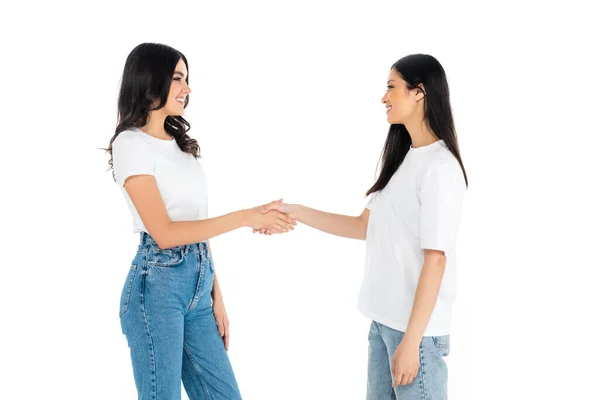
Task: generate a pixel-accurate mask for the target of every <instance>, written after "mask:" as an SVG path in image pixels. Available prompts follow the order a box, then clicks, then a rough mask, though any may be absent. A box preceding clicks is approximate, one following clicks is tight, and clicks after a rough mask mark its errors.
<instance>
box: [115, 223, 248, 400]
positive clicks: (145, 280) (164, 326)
mask: <svg viewBox="0 0 600 400" xmlns="http://www.w3.org/2000/svg"><path fill="white" fill-rule="evenodd" d="M213 280H214V270H213V263H212V258H211V256H210V253H209V251H208V246H207V244H206V243H205V242H202V243H195V244H191V245H185V246H177V247H171V248H169V249H164V250H163V249H160V248H159V247H158V246H157V245H156V243H155V241H154V240H153V239H152V237H150V235H148V234H147V233H145V232H142V233H141V234H140V245H139V247H138V251H137V254H136V255H135V258H134V259H133V262H132V264H131V268H130V270H129V274H128V276H127V279H126V280H125V284H124V285H123V291H122V294H121V302H120V310H119V311H120V312H119V314H120V319H121V327H122V330H123V333H124V334H125V336H126V337H127V343H128V345H129V348H130V349H131V360H132V364H133V374H134V378H135V384H136V387H137V391H138V399H144V400H146V399H152V400H179V399H180V398H181V382H182V381H183V385H184V387H185V390H186V392H187V394H188V397H189V398H190V400H197V399H198V400H199V399H202V400H205V399H206V400H208V399H210V400H220V399H228V400H231V399H241V396H240V392H239V389H238V386H237V383H236V379H235V376H234V373H233V370H232V368H231V364H230V362H229V357H228V355H227V352H226V351H225V346H224V344H223V339H222V337H221V336H220V335H219V332H218V328H217V324H216V321H215V318H214V314H213V310H212V297H211V292H212V286H213Z"/></svg>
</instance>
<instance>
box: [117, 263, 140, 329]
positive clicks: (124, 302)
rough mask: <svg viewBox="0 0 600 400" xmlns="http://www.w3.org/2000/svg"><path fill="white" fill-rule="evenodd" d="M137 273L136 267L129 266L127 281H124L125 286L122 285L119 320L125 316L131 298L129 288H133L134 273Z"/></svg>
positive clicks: (134, 265)
mask: <svg viewBox="0 0 600 400" xmlns="http://www.w3.org/2000/svg"><path fill="white" fill-rule="evenodd" d="M136 272H137V265H136V264H133V265H131V268H130V269H129V273H128V274H127V279H126V280H125V284H124V285H123V291H122V292H121V307H120V309H119V318H121V317H122V316H123V314H125V312H126V311H127V309H128V308H129V300H130V298H131V288H132V287H133V279H134V278H135V273H136Z"/></svg>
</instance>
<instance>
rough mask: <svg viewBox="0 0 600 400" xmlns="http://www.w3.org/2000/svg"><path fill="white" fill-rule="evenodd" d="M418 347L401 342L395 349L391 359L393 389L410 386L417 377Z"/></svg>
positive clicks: (417, 344)
mask: <svg viewBox="0 0 600 400" xmlns="http://www.w3.org/2000/svg"><path fill="white" fill-rule="evenodd" d="M419 345H420V344H419V343H416V344H413V343H410V342H408V341H405V340H402V341H401V342H400V345H398V347H397V348H396V351H395V352H394V356H393V357H392V377H393V379H394V383H393V384H392V386H393V387H396V386H398V385H410V384H411V383H412V382H413V379H415V378H416V377H417V373H418V372H419V366H420V357H419V351H420V349H419Z"/></svg>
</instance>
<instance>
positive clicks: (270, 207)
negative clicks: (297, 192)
mask: <svg viewBox="0 0 600 400" xmlns="http://www.w3.org/2000/svg"><path fill="white" fill-rule="evenodd" d="M281 203H283V199H279V200H275V201H272V202H270V203H268V204H265V205H264V206H263V207H262V213H263V214H265V213H267V212H269V211H271V210H276V209H277V208H279V206H280V205H281Z"/></svg>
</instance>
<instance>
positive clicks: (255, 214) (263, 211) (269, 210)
mask: <svg viewBox="0 0 600 400" xmlns="http://www.w3.org/2000/svg"><path fill="white" fill-rule="evenodd" d="M282 202H283V199H281V200H277V201H273V202H271V203H267V204H264V205H262V206H258V207H254V208H251V209H249V210H247V211H248V220H247V221H248V222H247V225H248V226H249V227H251V228H253V229H255V230H261V229H263V230H270V231H271V232H273V233H285V232H288V231H290V230H294V225H297V223H296V220H295V219H293V218H291V217H289V216H287V215H285V214H283V213H282V212H280V211H277V210H276V209H274V208H277V206H278V205H279V204H281V203H282Z"/></svg>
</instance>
